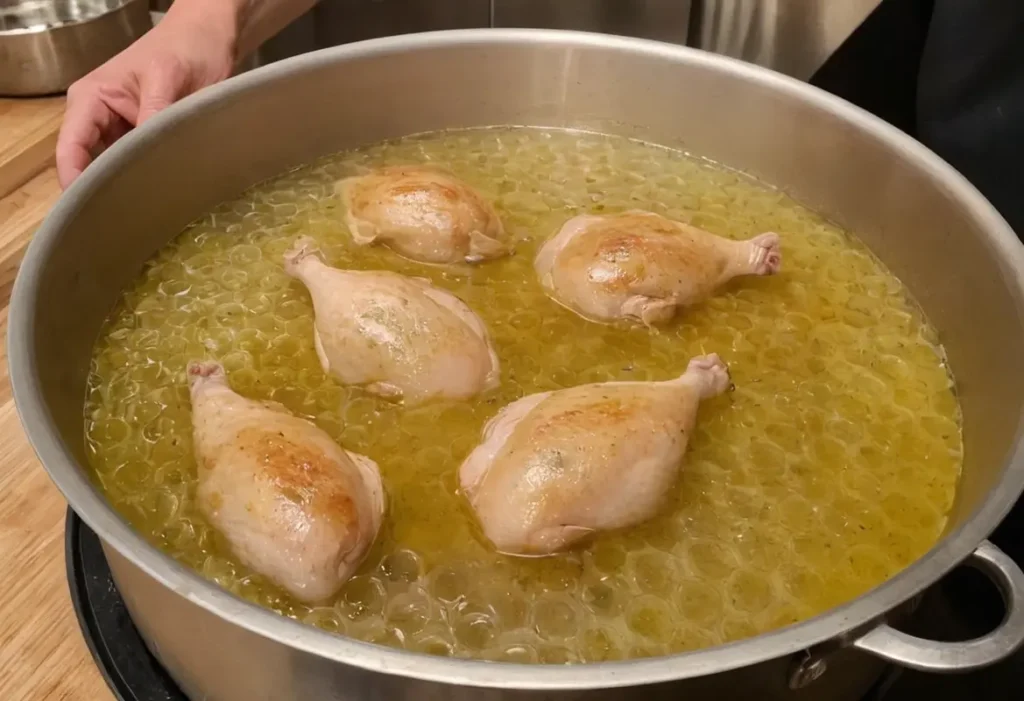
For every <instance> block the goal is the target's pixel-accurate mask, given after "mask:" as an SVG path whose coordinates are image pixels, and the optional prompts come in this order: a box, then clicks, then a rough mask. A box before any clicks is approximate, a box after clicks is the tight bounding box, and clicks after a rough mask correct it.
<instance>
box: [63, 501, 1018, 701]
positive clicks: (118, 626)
mask: <svg viewBox="0 0 1024 701" xmlns="http://www.w3.org/2000/svg"><path fill="white" fill-rule="evenodd" d="M64 557H65V562H66V564H67V573H68V584H69V586H70V588H71V601H72V603H73V604H74V607H75V613H76V614H77V615H78V622H79V624H80V625H81V627H82V635H83V636H84V637H85V642H86V645H88V646H89V651H90V652H91V653H92V656H93V659H94V660H95V661H96V665H97V666H98V667H99V669H100V672H101V673H102V674H103V677H104V679H106V681H107V685H108V686H109V687H110V690H111V691H112V692H113V694H114V697H115V698H117V699H118V701H188V698H187V697H186V696H185V694H184V693H182V691H181V690H180V689H179V688H178V687H177V686H176V685H175V683H174V681H173V680H172V679H171V678H170V676H169V675H168V674H167V672H165V671H164V669H163V668H162V667H161V666H160V664H159V663H158V662H157V661H156V659H155V658H154V657H153V656H152V655H151V654H150V653H149V650H147V649H146V646H145V644H144V643H143V642H142V638H140V637H139V633H138V631H137V630H136V629H135V625H134V624H133V623H132V620H131V618H130V617H129V616H128V611H127V610H126V609H125V606H124V601H123V600H122V599H121V595H120V594H119V593H118V591H117V587H115V586H114V580H113V578H112V577H111V575H110V568H109V567H108V566H107V560H106V557H105V556H104V555H103V550H102V548H101V547H100V540H99V538H98V537H97V536H96V534H95V533H93V532H92V531H91V530H90V529H89V527H88V526H86V525H85V524H84V523H82V521H81V519H79V518H78V516H77V515H76V514H75V513H74V512H73V511H71V510H70V509H69V510H68V515H67V520H66V522H65V545H64ZM921 609H922V610H921V614H922V615H921V616H920V617H919V618H920V619H924V620H926V621H928V625H929V627H930V628H931V630H928V631H913V632H920V634H924V633H925V632H928V633H931V634H932V635H936V634H939V633H936V631H935V627H936V625H939V626H940V627H941V628H942V630H944V631H945V633H946V636H947V637H946V638H945V639H960V640H964V639H967V637H970V636H971V635H977V634H979V632H980V631H974V632H972V631H971V630H969V629H968V628H965V627H964V625H963V624H962V622H961V623H958V622H957V621H955V620H954V618H953V617H952V615H951V609H950V608H949V607H948V605H947V604H946V602H944V601H943V600H941V599H940V598H939V597H937V596H934V595H931V594H930V595H929V596H926V597H925V601H924V602H923V603H922V605H921ZM1022 663H1024V650H1022V651H1021V652H1018V653H1017V654H1016V655H1014V656H1013V658H1011V659H1009V660H1006V661H1004V662H1003V663H1001V664H999V665H997V666H996V667H994V668H992V669H991V670H985V671H982V672H975V673H973V674H969V675H963V676H958V677H945V676H938V675H928V674H918V673H915V672H908V671H903V670H898V669H896V668H890V669H889V670H888V672H887V673H886V674H885V676H884V677H883V678H882V679H880V680H879V682H878V684H876V685H875V687H874V688H873V689H872V690H871V692H870V693H869V694H868V696H866V697H865V699H864V701H882V699H883V698H884V700H885V701H901V700H902V699H912V698H914V697H917V696H920V697H922V698H924V697H927V698H928V699H929V701H953V700H954V699H965V698H970V699H972V701H1003V700H1004V699H1005V700H1006V701H1010V699H1022V698H1024V664H1022Z"/></svg>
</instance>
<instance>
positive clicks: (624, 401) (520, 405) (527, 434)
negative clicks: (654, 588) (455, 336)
mask: <svg viewBox="0 0 1024 701" xmlns="http://www.w3.org/2000/svg"><path fill="white" fill-rule="evenodd" d="M728 386H729V372H728V369H727V368H726V366H725V365H724V364H723V363H722V361H721V360H719V358H718V356H717V355H709V356H701V357H697V358H694V359H692V360H691V361H690V364H689V367H688V368H687V369H686V372H685V373H683V375H682V376H680V377H678V378H676V379H674V380H669V381H667V382H605V383H600V384H590V385H581V386H579V387H572V388H569V389H564V390H559V391H556V392H542V393H539V394H533V395H530V396H527V397H523V398H522V399H519V400H517V401H515V402H512V403H511V404H509V405H508V406H506V407H505V408H504V409H502V410H501V412H499V413H498V414H497V416H495V417H494V418H493V419H491V421H490V422H489V423H488V424H487V425H486V426H485V427H484V433H483V441H482V442H481V444H480V445H479V446H477V447H476V448H475V449H474V450H473V452H472V453H470V455H469V457H467V458H466V460H465V462H463V464H462V466H461V468H460V469H459V482H460V484H461V488H462V491H463V493H464V494H465V495H466V496H467V498H468V499H469V503H470V505H471V506H472V507H473V509H474V511H475V512H476V515H477V518H478V519H479V521H480V524H481V526H482V527H483V532H484V534H485V535H486V536H487V538H489V539H490V540H491V542H492V543H494V545H495V547H496V548H497V549H498V550H499V551H501V552H504V553H508V554H519V555H544V554H548V553H552V552H555V551H558V550H562V549H564V548H567V547H569V546H571V545H573V544H574V543H576V542H577V541H579V540H580V539H582V538H584V537H586V536H588V535H590V534H591V533H594V532H596V531H603V530H611V529H615V528H623V527H626V526H632V525H635V524H638V523H640V522H642V521H645V520H647V519H648V518H650V517H652V516H653V515H654V514H655V512H656V511H657V510H658V507H659V506H660V504H661V502H662V499H663V497H664V496H665V494H666V493H667V492H668V490H669V489H670V488H671V487H672V484H673V482H674V481H675V479H676V475H677V474H678V472H679V470H680V467H681V465H682V460H683V454H684V451H685V450H686V444H687V441H688V440H689V437H690V432H691V431H692V429H693V426H694V422H695V419H696V414H697V405H698V403H699V402H700V400H701V399H705V398H708V397H712V396H715V395H718V394H720V393H722V392H723V391H725V389H726V388H727V387H728Z"/></svg>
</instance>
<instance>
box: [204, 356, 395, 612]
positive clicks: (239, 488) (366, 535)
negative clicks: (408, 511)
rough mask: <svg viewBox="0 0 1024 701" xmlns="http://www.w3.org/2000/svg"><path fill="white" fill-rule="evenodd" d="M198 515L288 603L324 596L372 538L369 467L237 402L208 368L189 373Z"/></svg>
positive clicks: (283, 418) (377, 517)
mask: <svg viewBox="0 0 1024 701" xmlns="http://www.w3.org/2000/svg"><path fill="white" fill-rule="evenodd" d="M188 382H189V391H190V394H191V398H192V431H193V437H194V442H195V454H196V462H197V464H198V471H199V488H198V492H197V499H198V504H199V509H200V511H201V512H202V513H203V514H204V515H205V516H206V518H207V519H209V521H210V523H211V524H212V525H213V526H214V528H216V529H217V530H218V531H220V532H221V533H222V534H223V535H224V536H225V537H226V538H227V540H228V542H229V543H230V544H231V547H232V549H233V550H234V552H235V554H236V555H237V556H238V557H239V559H240V560H241V561H242V562H243V563H245V564H246V565H247V566H249V567H251V568H252V569H254V570H256V571H257V572H260V573H262V574H263V575H265V576H266V577H267V578H269V579H270V580H272V581H273V582H275V583H277V584H278V585H279V586H281V587H283V588H284V589H286V590H288V591H289V592H291V593H292V595H294V596H295V597H296V598H297V599H300V600H302V601H306V602H311V603H313V602H318V601H322V600H324V599H327V598H329V597H331V596H332V595H333V594H334V593H335V592H337V590H338V589H339V588H340V587H341V585H342V584H344V583H345V581H346V580H347V579H348V578H349V577H350V576H351V575H352V573H353V571H354V570H355V569H356V567H357V566H358V565H359V563H360V562H361V561H362V559H363V557H364V556H365V555H366V552H367V550H369V548H370V545H371V544H372V543H373V541H374V539H375V538H376V537H377V531H378V529H379V528H380V524H381V519H382V518H383V513H384V487H383V485H382V484H381V479H380V473H379V472H378V470H377V464H376V463H375V462H373V461H372V460H370V459H369V458H367V457H364V456H362V455H357V454H355V453H350V452H347V451H345V450H343V449H342V448H341V447H339V446H338V444H337V443H335V442H334V441H333V440H331V438H330V436H328V435H327V434H326V433H324V432H323V431H322V430H320V429H319V428H317V427H316V426H315V425H313V424H312V423H310V422H309V421H306V420H304V419H300V418H298V417H297V416H293V415H292V414H290V413H289V412H288V410H287V409H285V408H284V407H283V406H282V405H280V404H278V403H277V402H269V401H268V402H261V401H255V400H252V399H247V398H245V397H242V396H240V395H238V394H236V393H235V392H234V391H233V390H232V389H231V388H230V387H229V386H228V382H227V378H226V376H225V374H224V369H223V368H222V367H221V366H220V365H218V364H217V363H191V364H190V365H189V367H188Z"/></svg>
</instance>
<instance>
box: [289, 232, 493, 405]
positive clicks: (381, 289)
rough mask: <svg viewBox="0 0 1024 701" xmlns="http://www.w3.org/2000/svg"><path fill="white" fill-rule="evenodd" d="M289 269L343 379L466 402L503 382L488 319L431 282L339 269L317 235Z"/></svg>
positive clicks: (324, 360)
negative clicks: (319, 248) (322, 254)
mask: <svg viewBox="0 0 1024 701" xmlns="http://www.w3.org/2000/svg"><path fill="white" fill-rule="evenodd" d="M285 272H287V273H288V274H289V275H291V276H292V277H294V278H297V279H299V280H301V281H302V282H303V283H304V284H305V285H306V288H307V289H308V290H309V294H310V296H311V297H312V298H313V309H314V312H315V314H316V321H315V328H314V339H313V340H314V344H315V346H316V351H317V355H318V356H319V357H320V363H321V365H322V366H323V368H324V371H325V372H329V373H331V374H333V375H334V376H335V377H337V378H338V379H339V380H341V381H342V382H344V383H345V384H350V385H362V386H363V387H365V388H366V389H367V391H369V392H373V393H374V394H378V395H380V396H384V397H389V398H393V399H404V400H405V401H406V402H407V403H415V402H420V401H425V400H427V399H430V398H434V397H442V398H447V399H468V398H469V397H472V396H473V395H475V394H477V393H479V392H483V391H485V390H488V389H491V388H493V387H495V386H496V385H497V384H498V378H499V375H500V367H499V363H498V356H497V354H496V353H495V352H494V349H493V347H492V346H491V341H490V337H489V335H488V333H487V328H486V327H485V326H484V323H483V321H481V320H480V317H478V316H477V315H476V314H475V313H474V312H473V310H471V309H470V308H469V307H467V306H466V305H465V304H464V303H463V302H462V300H460V299H459V298H458V297H456V296H455V295H453V294H451V293H450V292H447V291H445V290H442V289H441V288H439V287H434V286H433V285H431V284H430V282H428V281H426V280H423V279H420V278H411V277H405V276H404V275H399V274H398V273H391V272H386V271H379V270H338V269H337V268H331V267H330V266H328V265H326V264H325V263H324V262H323V261H321V260H320V258H319V257H318V256H317V255H316V254H315V244H314V243H313V241H312V240H311V239H301V240H299V241H298V242H297V243H296V245H295V247H294V248H292V249H291V250H290V251H289V252H288V253H286V254H285Z"/></svg>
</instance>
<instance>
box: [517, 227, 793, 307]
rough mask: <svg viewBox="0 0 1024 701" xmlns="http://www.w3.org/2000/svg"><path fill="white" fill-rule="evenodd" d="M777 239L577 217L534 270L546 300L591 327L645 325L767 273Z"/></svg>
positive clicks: (775, 259) (773, 264) (773, 267)
mask: <svg viewBox="0 0 1024 701" xmlns="http://www.w3.org/2000/svg"><path fill="white" fill-rule="evenodd" d="M781 262H782V256H781V253H780V252H779V237H778V235H777V234H773V233H765V234H761V235H759V236H755V237H754V238H752V239H750V240H748V241H732V240H729V239H725V238H721V237H718V236H715V235H714V234H709V233H708V232H706V231H702V230H700V229H697V228H696V227H692V226H689V225H687V224H682V223H680V222H676V221H672V220H671V219H666V218H665V217H662V216H660V215H658V214H653V213H651V212H641V211H631V212H625V213H623V214H614V215H607V216H597V215H582V216H578V217H574V218H573V219H570V220H569V221H567V222H566V223H565V224H564V225H563V226H562V228H561V230H559V231H558V233H557V234H555V235H554V236H553V237H551V238H550V239H548V241H547V242H545V243H544V245H543V246H542V247H541V249H540V251H539V252H538V254H537V257H536V259H535V261H534V268H535V270H536V271H537V275H538V276H539V277H540V281H541V284H542V285H543V286H544V287H545V288H546V289H547V290H548V292H549V293H550V294H551V296H552V297H553V298H554V299H555V300H556V301H558V302H559V303H561V304H563V305H564V306H566V307H568V308H569V309H572V310H573V311H575V312H577V313H578V314H580V315H582V316H584V317H587V318H589V319H592V320H595V321H613V320H615V319H622V318H636V319H639V320H641V321H642V322H643V323H644V324H646V325H648V326H651V325H654V324H658V323H662V322H665V321H668V320H669V319H671V318H672V317H673V316H674V315H675V313H676V309H677V308H678V307H686V306H689V305H692V304H696V303H698V302H701V301H704V300H705V299H707V298H708V297H710V296H711V295H712V294H713V293H714V291H715V290H716V289H717V288H719V287H720V286H722V285H723V284H725V283H726V282H728V281H729V280H731V279H733V278H735V277H739V276H741V275H771V274H773V273H776V272H778V270H779V266H780V264H781Z"/></svg>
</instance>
